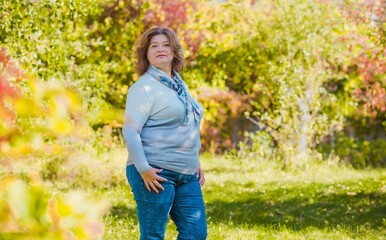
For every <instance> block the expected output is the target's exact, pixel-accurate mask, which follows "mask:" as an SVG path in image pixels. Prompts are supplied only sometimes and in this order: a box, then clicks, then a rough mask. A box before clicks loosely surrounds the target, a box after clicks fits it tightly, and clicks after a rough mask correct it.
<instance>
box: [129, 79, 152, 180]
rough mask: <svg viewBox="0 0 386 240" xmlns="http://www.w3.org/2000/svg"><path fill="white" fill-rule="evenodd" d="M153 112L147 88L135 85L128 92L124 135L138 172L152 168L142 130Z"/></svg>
mask: <svg viewBox="0 0 386 240" xmlns="http://www.w3.org/2000/svg"><path fill="white" fill-rule="evenodd" d="M150 112H151V102H150V99H149V97H148V93H147V91H146V89H145V88H143V87H140V86H135V85H133V86H132V87H130V89H129V91H128V93H127V99H126V108H125V120H124V125H123V128H122V133H123V137H124V139H125V142H126V147H127V150H128V152H129V155H130V157H131V159H132V160H133V162H134V165H135V167H136V168H137V170H138V172H140V173H143V172H146V171H147V170H150V169H151V166H150V165H149V163H148V162H147V160H146V156H145V152H144V150H143V146H142V140H141V131H142V128H143V126H144V125H145V123H146V121H147V119H148V118H149V116H150Z"/></svg>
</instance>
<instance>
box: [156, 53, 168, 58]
mask: <svg viewBox="0 0 386 240" xmlns="http://www.w3.org/2000/svg"><path fill="white" fill-rule="evenodd" d="M155 57H156V58H158V57H166V55H164V54H161V55H157V56H155Z"/></svg>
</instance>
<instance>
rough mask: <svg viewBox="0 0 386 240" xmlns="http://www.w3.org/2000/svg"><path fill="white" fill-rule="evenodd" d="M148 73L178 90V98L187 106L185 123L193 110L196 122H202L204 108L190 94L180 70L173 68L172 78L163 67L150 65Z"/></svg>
mask: <svg viewBox="0 0 386 240" xmlns="http://www.w3.org/2000/svg"><path fill="white" fill-rule="evenodd" d="M147 73H148V74H150V75H151V76H152V77H154V78H155V79H157V80H159V81H160V82H161V83H162V84H164V85H165V86H166V87H168V88H170V89H172V90H174V91H176V93H177V96H178V98H179V99H180V100H181V102H182V103H183V104H184V106H185V119H184V125H186V124H187V123H188V121H189V113H190V112H192V113H193V116H194V120H195V123H196V124H200V121H201V117H202V114H203V109H202V107H201V106H200V104H199V103H198V102H197V101H196V100H194V99H193V98H192V96H191V95H190V93H189V91H188V89H187V86H186V84H185V82H184V81H183V80H182V78H181V76H180V75H179V74H178V72H176V71H174V70H173V73H172V75H173V78H170V77H169V76H168V75H166V73H164V72H163V71H162V70H161V69H159V68H157V67H154V66H153V65H149V68H148V69H147Z"/></svg>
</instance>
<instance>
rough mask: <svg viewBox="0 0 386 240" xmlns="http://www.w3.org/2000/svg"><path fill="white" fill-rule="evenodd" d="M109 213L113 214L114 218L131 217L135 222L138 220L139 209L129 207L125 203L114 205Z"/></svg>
mask: <svg viewBox="0 0 386 240" xmlns="http://www.w3.org/2000/svg"><path fill="white" fill-rule="evenodd" d="M108 215H111V216H113V217H114V218H121V219H129V220H132V221H133V222H138V220H137V210H136V209H135V208H129V207H127V206H125V205H116V206H112V207H111V208H110V211H109V213H108Z"/></svg>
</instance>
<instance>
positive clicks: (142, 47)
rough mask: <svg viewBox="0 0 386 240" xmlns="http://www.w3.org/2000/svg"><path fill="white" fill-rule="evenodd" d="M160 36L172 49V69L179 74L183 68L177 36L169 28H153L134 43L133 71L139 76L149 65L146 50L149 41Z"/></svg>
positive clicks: (182, 56)
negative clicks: (134, 62) (167, 40)
mask: <svg viewBox="0 0 386 240" xmlns="http://www.w3.org/2000/svg"><path fill="white" fill-rule="evenodd" d="M162 34H163V35H165V36H166V37H167V38H168V39H169V41H170V45H171V47H172V49H173V61H172V69H173V70H175V71H177V72H180V71H181V70H182V68H183V67H184V63H183V60H184V55H183V51H182V46H181V44H180V43H179V41H178V38H177V34H176V33H175V32H174V31H173V30H171V29H169V28H163V27H155V28H152V29H149V30H147V31H146V32H144V33H143V34H142V35H141V36H140V37H139V38H138V39H137V40H136V42H135V45H134V49H135V57H136V60H137V61H136V64H135V70H136V72H137V73H138V74H139V75H142V74H144V73H145V72H146V71H147V68H148V67H149V64H150V63H149V60H148V59H147V50H148V48H149V45H150V40H151V39H152V37H154V36H156V35H162Z"/></svg>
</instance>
